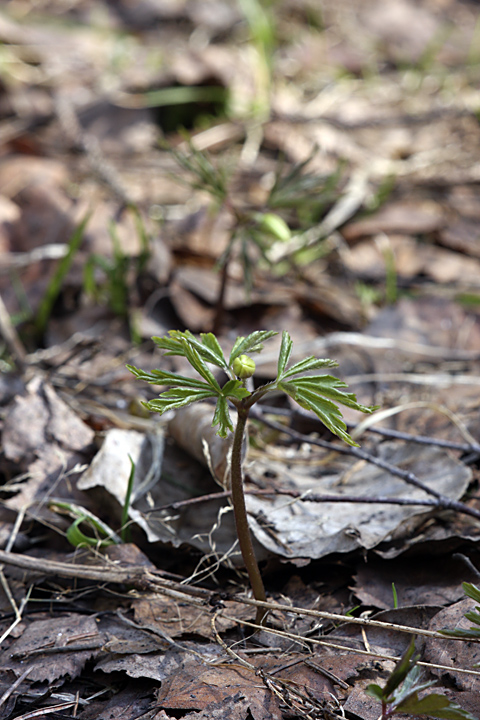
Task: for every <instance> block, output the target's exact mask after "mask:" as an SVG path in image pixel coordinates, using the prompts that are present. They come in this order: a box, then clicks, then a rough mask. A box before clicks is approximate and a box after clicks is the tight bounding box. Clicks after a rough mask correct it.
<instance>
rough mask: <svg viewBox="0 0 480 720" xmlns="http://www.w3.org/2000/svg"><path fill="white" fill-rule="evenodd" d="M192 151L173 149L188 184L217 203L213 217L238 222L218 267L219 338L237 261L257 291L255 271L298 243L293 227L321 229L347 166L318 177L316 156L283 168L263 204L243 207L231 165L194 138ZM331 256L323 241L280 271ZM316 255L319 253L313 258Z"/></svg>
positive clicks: (248, 284)
mask: <svg viewBox="0 0 480 720" xmlns="http://www.w3.org/2000/svg"><path fill="white" fill-rule="evenodd" d="M185 140H186V143H187V147H188V150H187V151H180V150H178V149H177V148H173V147H170V148H168V149H169V151H170V152H171V154H172V155H173V157H174V158H175V160H176V162H177V163H178V165H180V167H181V168H182V169H183V170H185V171H187V173H188V174H189V179H188V180H187V181H183V182H186V183H187V184H188V185H189V186H190V187H191V188H193V189H194V190H201V191H203V192H207V193H208V194H209V195H210V197H211V198H212V201H213V202H212V207H211V212H213V213H217V214H218V213H220V212H221V211H222V209H223V210H226V211H228V213H229V214H230V215H231V217H232V229H231V232H230V238H229V240H228V243H227V246H226V248H225V250H224V251H223V253H222V254H221V256H220V257H219V258H218V261H217V267H218V269H219V271H220V276H221V282H220V289H219V292H218V296H217V300H216V312H215V320H214V323H213V328H212V329H213V332H214V333H218V332H219V331H220V330H221V328H222V324H223V315H224V305H225V293H226V289H227V284H228V271H229V266H230V263H231V261H232V260H233V259H234V258H235V259H237V260H239V261H240V263H241V265H242V268H243V278H244V284H245V289H246V292H247V295H249V294H250V292H251V289H252V287H253V280H254V270H255V268H256V267H257V266H258V264H259V260H260V263H263V265H264V267H268V268H270V269H272V268H273V266H274V265H275V264H276V263H275V260H274V259H273V257H274V256H272V253H271V251H272V247H273V245H274V244H275V243H279V244H282V243H287V242H288V241H289V240H290V239H291V238H292V233H293V228H294V229H295V232H296V231H297V230H299V231H302V230H304V229H306V228H308V227H311V225H312V224H315V223H316V222H317V221H318V219H319V218H320V217H321V216H322V214H323V213H324V212H325V210H326V209H327V208H328V206H329V205H330V204H331V203H332V202H333V201H334V199H335V197H336V196H337V195H338V184H339V182H340V180H341V174H342V173H341V170H342V167H343V166H342V165H341V164H339V166H338V168H337V170H336V171H335V172H333V173H331V174H330V175H316V174H313V173H309V172H308V171H307V168H308V164H309V163H310V161H311V159H312V157H309V158H307V159H306V160H305V161H303V162H301V163H298V164H296V165H293V166H292V167H291V168H289V170H288V171H286V172H285V170H284V165H283V163H279V164H278V167H277V171H276V173H275V177H274V179H273V183H272V187H271V188H270V190H269V191H268V192H267V193H266V195H265V199H264V201H263V202H262V203H260V204H257V205H252V204H250V205H249V204H245V203H244V202H239V201H238V200H237V199H236V197H235V196H234V194H233V192H232V189H231V185H232V175H233V172H232V171H230V170H229V169H228V168H227V166H226V165H221V164H220V165H218V166H217V165H216V164H215V163H214V161H213V159H212V158H211V157H210V156H209V155H208V154H207V153H205V152H202V151H200V150H197V149H196V148H195V146H194V145H193V143H192V141H191V140H190V139H189V137H188V136H185ZM325 252H326V246H325V244H324V243H323V242H322V241H320V242H318V243H316V245H315V247H314V248H309V252H308V256H307V257H306V258H305V257H303V254H302V249H301V248H300V250H298V251H297V252H295V253H293V255H292V256H291V257H289V259H288V261H285V262H282V263H279V264H278V265H277V266H276V269H278V270H279V272H286V271H288V269H289V268H291V267H292V264H293V263H297V262H298V264H300V265H301V264H304V263H309V262H311V261H312V257H314V258H315V259H316V258H317V257H318V256H319V255H323V254H325ZM312 253H313V254H312Z"/></svg>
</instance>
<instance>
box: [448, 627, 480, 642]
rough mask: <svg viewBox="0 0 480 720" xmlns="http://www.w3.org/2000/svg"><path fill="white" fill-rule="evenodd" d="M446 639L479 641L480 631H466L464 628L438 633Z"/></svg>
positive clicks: (473, 629)
mask: <svg viewBox="0 0 480 720" xmlns="http://www.w3.org/2000/svg"><path fill="white" fill-rule="evenodd" d="M438 632H439V633H441V634H442V635H445V637H451V638H465V639H466V640H478V639H479V638H480V630H477V629H476V628H472V629H471V630H465V629H464V628H453V629H451V630H450V629H449V628H442V630H439V631H438Z"/></svg>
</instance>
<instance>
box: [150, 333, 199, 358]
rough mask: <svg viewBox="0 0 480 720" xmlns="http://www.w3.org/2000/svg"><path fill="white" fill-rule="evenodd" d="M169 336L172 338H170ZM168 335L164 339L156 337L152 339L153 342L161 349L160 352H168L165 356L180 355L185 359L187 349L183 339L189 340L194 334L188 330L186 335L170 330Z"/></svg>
mask: <svg viewBox="0 0 480 720" xmlns="http://www.w3.org/2000/svg"><path fill="white" fill-rule="evenodd" d="M168 335H169V336H170V337H168ZM168 335H164V336H163V337H156V336H154V337H152V340H153V342H154V343H155V345H156V346H157V347H158V348H160V350H166V351H167V352H166V353H165V355H179V356H180V357H185V348H184V345H183V343H182V338H189V337H190V336H192V337H193V335H192V333H191V332H189V331H188V330H187V331H186V332H184V333H182V332H180V331H179V330H170V331H169V333H168Z"/></svg>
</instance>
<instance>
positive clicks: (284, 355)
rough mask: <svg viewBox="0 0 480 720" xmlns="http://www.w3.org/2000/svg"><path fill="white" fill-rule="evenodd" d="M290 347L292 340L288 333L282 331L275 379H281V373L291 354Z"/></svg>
mask: <svg viewBox="0 0 480 720" xmlns="http://www.w3.org/2000/svg"><path fill="white" fill-rule="evenodd" d="M292 347H293V342H292V338H291V337H290V335H289V334H288V332H287V331H286V330H284V331H283V333H282V344H281V346H280V353H279V355H278V367H277V377H279V378H281V377H283V372H284V370H285V367H286V365H287V363H288V361H289V360H290V355H291V354H292Z"/></svg>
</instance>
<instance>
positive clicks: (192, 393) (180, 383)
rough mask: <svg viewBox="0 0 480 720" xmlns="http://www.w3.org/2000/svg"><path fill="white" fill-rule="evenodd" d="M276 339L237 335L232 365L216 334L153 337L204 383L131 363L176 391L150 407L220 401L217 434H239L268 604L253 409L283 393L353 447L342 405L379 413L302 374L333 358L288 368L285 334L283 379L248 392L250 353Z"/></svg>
mask: <svg viewBox="0 0 480 720" xmlns="http://www.w3.org/2000/svg"><path fill="white" fill-rule="evenodd" d="M274 335H277V333H276V332H274V331H257V332H254V333H252V334H251V335H249V336H248V337H237V339H236V341H235V343H234V346H233V349H232V351H231V353H230V357H229V359H228V361H227V360H226V358H225V356H224V354H223V352H222V349H221V347H220V345H219V343H218V340H217V338H216V337H215V335H214V334H213V333H208V334H202V335H201V339H200V340H199V339H197V338H196V337H195V336H194V335H192V333H190V332H189V331H186V332H180V331H177V330H172V331H170V333H169V336H165V337H154V338H153V340H154V342H155V343H156V345H157V346H158V347H159V348H160V349H161V350H165V351H166V353H165V355H167V356H168V355H177V356H181V357H185V358H186V359H187V360H188V362H189V363H190V365H191V366H192V367H193V368H194V370H195V371H196V372H197V373H198V375H200V377H201V378H202V379H201V380H196V379H192V378H189V377H185V376H182V375H177V374H176V373H172V372H166V371H164V370H153V371H152V372H145V371H143V370H140V369H138V368H136V367H133V366H132V365H127V367H128V369H129V370H130V371H131V372H132V373H133V374H134V375H135V376H136V377H137V378H138V379H140V380H144V381H145V382H148V383H150V384H153V385H165V386H169V387H170V389H169V390H165V391H163V392H162V393H160V396H159V397H158V398H157V399H154V400H150V401H149V402H147V403H145V407H147V408H148V409H149V410H151V411H152V412H158V413H160V414H163V413H164V412H166V411H167V410H173V409H177V408H181V407H184V406H186V405H190V404H191V403H194V402H198V401H201V400H206V399H208V398H214V399H215V400H216V408H215V411H214V415H213V422H212V426H213V427H216V426H218V431H217V435H220V437H223V438H226V437H227V435H228V433H229V432H233V433H234V435H233V444H232V450H231V456H230V478H231V493H232V505H233V512H234V516H235V524H236V528H237V536H238V541H239V545H240V550H241V553H242V557H243V561H244V563H245V567H246V569H247V572H248V576H249V579H250V584H251V586H252V590H253V594H254V597H255V599H256V600H259V601H263V602H264V601H265V599H266V596H265V588H264V585H263V580H262V576H261V574H260V570H259V568H258V564H257V561H256V558H255V553H254V550H253V544H252V539H251V535H250V530H249V525H248V518H247V511H246V507H245V495H244V490H243V471H242V446H243V440H244V435H245V428H246V423H247V420H248V416H249V412H250V409H251V408H252V406H253V405H254V404H255V403H257V402H258V401H259V400H261V399H262V398H263V397H264V396H265V395H267V394H268V393H270V392H278V391H280V392H283V393H285V394H287V395H289V396H290V397H291V398H292V399H293V400H295V401H296V402H297V403H298V404H299V405H300V406H301V407H303V408H305V409H307V410H311V411H313V412H314V413H315V414H316V415H317V417H318V418H319V419H320V420H321V422H322V423H323V424H324V425H325V426H326V427H327V428H328V429H329V430H330V431H331V432H332V433H334V434H335V435H337V436H338V437H340V438H341V439H342V440H344V441H345V442H347V443H348V444H349V445H356V443H355V441H354V440H353V439H352V438H351V437H350V435H349V434H348V432H347V429H346V425H345V422H344V421H343V418H342V414H341V412H340V409H339V407H338V405H337V403H340V404H342V405H345V406H346V407H349V408H353V409H355V410H359V411H360V412H364V413H371V412H373V410H375V409H376V408H373V407H366V406H365V405H361V404H360V403H358V402H357V399H356V397H355V395H354V394H353V393H346V392H343V391H342V390H341V388H345V387H346V384H345V383H344V382H342V381H341V380H339V379H338V378H336V377H334V376H332V375H303V374H302V373H305V372H307V371H310V370H317V369H318V368H323V367H334V366H336V365H337V363H336V362H335V361H333V360H328V359H317V358H315V357H313V356H311V357H308V358H306V359H305V360H301V361H300V362H297V363H295V364H294V365H292V366H291V367H290V368H287V364H288V361H289V359H290V356H291V353H292V347H293V343H292V340H291V338H290V335H289V334H288V333H287V332H285V331H284V332H283V336H282V343H281V347H280V352H279V356H278V364H277V377H276V378H275V380H273V381H272V382H270V383H267V384H266V385H261V386H260V387H258V388H256V389H255V390H252V391H250V390H248V389H247V388H246V386H245V381H246V380H247V379H248V378H251V377H252V376H253V374H254V372H255V362H254V361H253V360H252V358H251V357H249V355H247V353H256V352H260V351H261V350H262V349H263V345H262V343H263V342H264V341H266V340H268V339H270V338H271V337H273V336H274ZM208 365H214V366H216V367H218V368H220V369H221V370H222V371H223V372H224V373H225V375H226V376H227V378H228V379H227V381H226V382H225V384H224V385H223V386H221V385H220V384H219V382H218V381H217V379H216V378H215V376H214V375H213V374H212V372H211V370H210V369H209V368H208ZM232 405H233V407H234V408H235V410H236V414H237V420H236V426H235V428H234V426H233V422H232V418H231V415H230V409H229V407H230V406H232ZM265 614H266V611H265V610H264V609H263V608H261V607H259V608H258V610H257V618H256V620H257V623H259V624H261V623H262V622H263V619H264V616H265Z"/></svg>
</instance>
